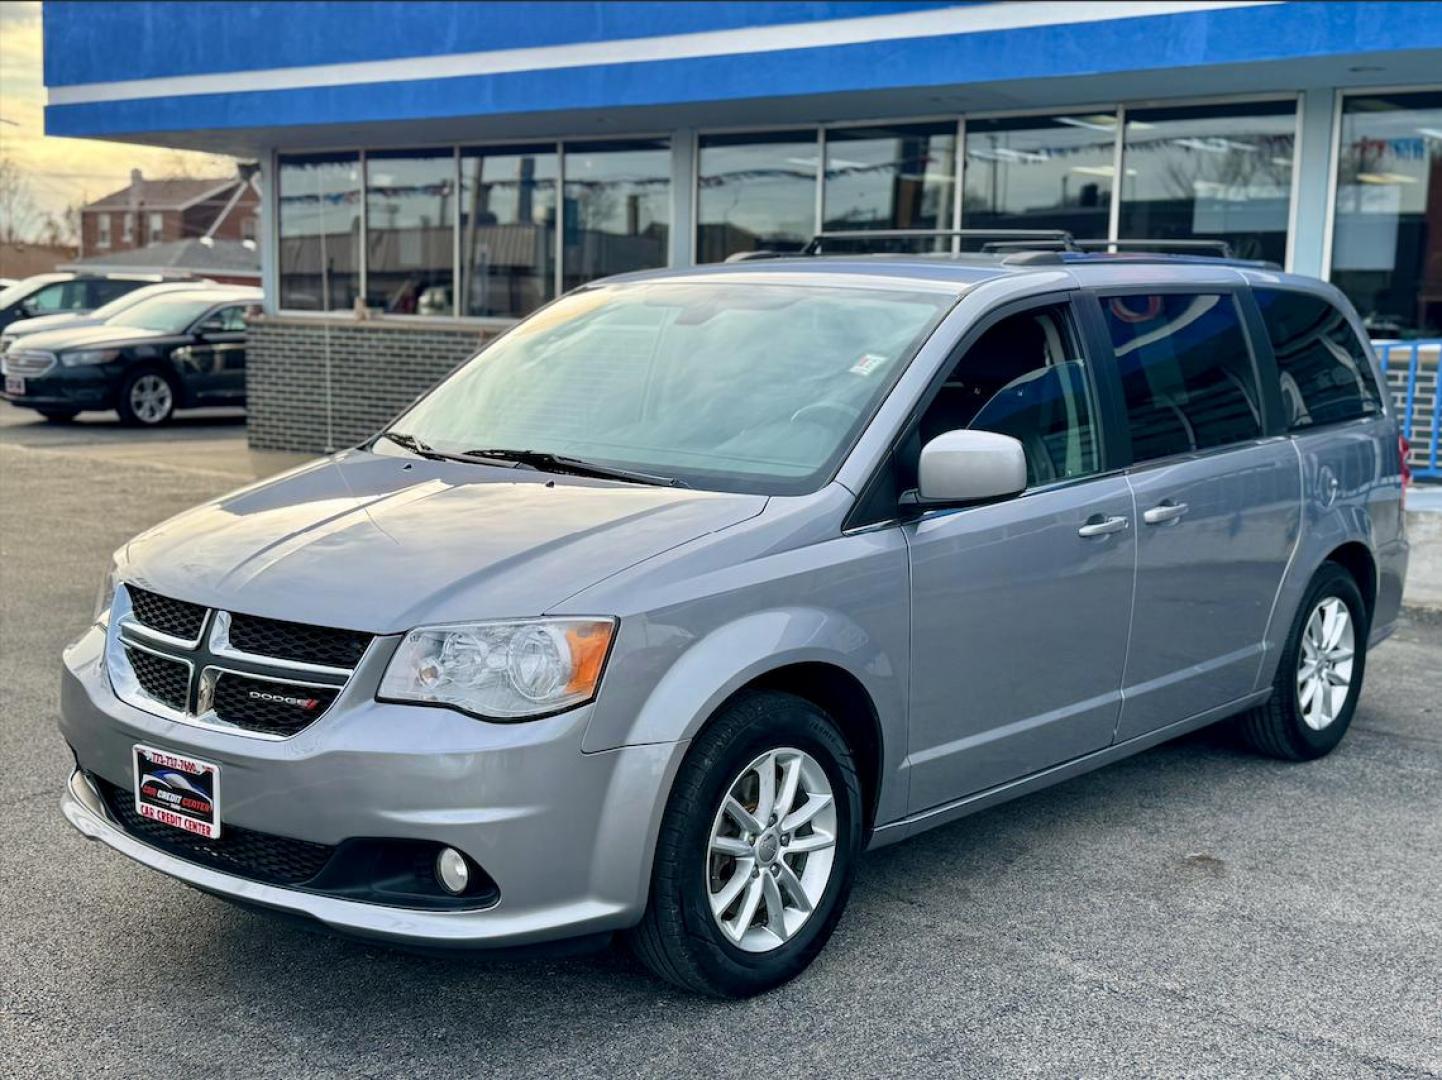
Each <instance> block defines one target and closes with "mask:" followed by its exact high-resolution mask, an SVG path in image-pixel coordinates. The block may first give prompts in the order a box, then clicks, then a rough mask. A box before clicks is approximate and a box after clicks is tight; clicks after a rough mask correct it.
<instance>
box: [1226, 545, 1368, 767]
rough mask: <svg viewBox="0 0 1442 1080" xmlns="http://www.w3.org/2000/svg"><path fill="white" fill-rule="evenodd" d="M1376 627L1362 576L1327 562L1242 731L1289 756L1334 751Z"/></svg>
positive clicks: (1273, 753)
mask: <svg viewBox="0 0 1442 1080" xmlns="http://www.w3.org/2000/svg"><path fill="white" fill-rule="evenodd" d="M1370 630H1371V625H1370V620H1369V617H1368V613H1367V605H1366V603H1365V602H1364V601H1363V600H1362V593H1361V591H1360V590H1359V589H1358V588H1357V583H1356V581H1355V580H1353V578H1352V575H1351V574H1349V573H1348V572H1347V571H1346V570H1344V569H1343V568H1342V567H1341V566H1339V565H1337V564H1336V563H1326V564H1325V565H1324V566H1323V567H1322V568H1321V569H1320V570H1318V571H1317V575H1316V577H1314V578H1313V579H1312V584H1311V586H1310V587H1309V588H1308V589H1307V594H1306V596H1305V597H1303V599H1302V603H1301V606H1300V607H1299V608H1298V609H1297V617H1296V620H1295V621H1294V622H1293V624H1292V630H1291V633H1290V634H1289V635H1288V636H1287V642H1286V645H1285V646H1284V647H1283V649H1282V657H1281V661H1280V663H1279V664H1278V666H1277V677H1276V679H1275V680H1274V681H1273V683H1272V696H1271V698H1269V699H1268V701H1267V703H1266V704H1265V705H1261V706H1258V707H1257V708H1255V709H1252V710H1251V711H1250V712H1247V713H1244V714H1243V715H1242V717H1241V718H1240V722H1239V728H1240V731H1241V733H1242V737H1243V738H1244V739H1246V741H1247V742H1248V743H1250V744H1251V746H1252V748H1253V749H1255V750H1259V751H1261V752H1262V753H1264V754H1267V755H1268V756H1270V757H1275V758H1281V759H1283V760H1285V761H1308V760H1311V759H1312V758H1319V757H1322V756H1323V755H1324V754H1329V753H1331V752H1332V750H1333V749H1334V748H1335V747H1336V745H1337V744H1338V743H1340V742H1341V741H1342V736H1343V735H1345V734H1346V733H1347V728H1348V727H1349V726H1350V725H1351V723H1352V714H1353V713H1354V712H1355V711H1356V709H1357V698H1358V696H1359V695H1360V694H1361V692H1362V676H1363V674H1364V673H1365V672H1366V667H1367V636H1368V633H1369V632H1370Z"/></svg>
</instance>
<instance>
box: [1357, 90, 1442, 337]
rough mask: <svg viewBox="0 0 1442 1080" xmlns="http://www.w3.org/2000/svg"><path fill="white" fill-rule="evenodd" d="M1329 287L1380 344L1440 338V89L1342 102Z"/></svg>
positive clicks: (1441, 117)
mask: <svg viewBox="0 0 1442 1080" xmlns="http://www.w3.org/2000/svg"><path fill="white" fill-rule="evenodd" d="M1338 170H1339V172H1338V176H1337V204H1336V222H1335V224H1334V226H1333V229H1332V284H1334V285H1336V286H1337V288H1339V289H1341V290H1342V291H1343V292H1344V293H1346V294H1347V298H1348V299H1349V300H1351V301H1352V303H1353V304H1354V305H1356V308H1357V311H1358V312H1360V313H1361V315H1362V321H1363V324H1364V325H1365V326H1366V328H1367V332H1368V333H1369V334H1370V335H1371V337H1372V339H1373V340H1374V341H1375V340H1377V339H1378V338H1415V337H1435V336H1436V335H1438V334H1442V290H1439V288H1438V282H1439V281H1442V254H1439V252H1438V249H1437V238H1438V237H1439V236H1442V91H1434V92H1431V93H1425V94H1364V95H1357V96H1348V97H1346V98H1343V100H1342V132H1341V143H1340V146H1339V149H1338Z"/></svg>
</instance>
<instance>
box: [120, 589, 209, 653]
mask: <svg viewBox="0 0 1442 1080" xmlns="http://www.w3.org/2000/svg"><path fill="white" fill-rule="evenodd" d="M125 588H126V591H127V592H129V593H130V607H131V610H133V611H134V612H135V617H136V618H137V619H138V620H140V622H142V623H143V624H145V625H146V626H148V627H150V628H151V629H152V630H159V631H160V632H161V633H162V634H169V635H170V636H171V637H176V638H181V639H183V640H185V641H195V640H196V639H197V638H199V637H200V628H201V627H202V626H204V625H205V608H204V607H202V606H201V605H199V604H190V603H187V602H186V601H184V600H172V599H170V598H169V597H168V596H157V595H156V594H155V593H153V592H147V591H146V590H144V589H137V588H136V587H135V586H134V585H127V586H126V587H125Z"/></svg>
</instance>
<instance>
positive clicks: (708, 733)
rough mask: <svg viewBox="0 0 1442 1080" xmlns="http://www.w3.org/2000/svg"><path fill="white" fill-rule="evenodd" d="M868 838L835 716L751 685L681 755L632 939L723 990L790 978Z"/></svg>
mask: <svg viewBox="0 0 1442 1080" xmlns="http://www.w3.org/2000/svg"><path fill="white" fill-rule="evenodd" d="M860 846H861V786H860V782H859V780H858V778H857V774H856V768H855V765H854V763H853V762H852V759H851V752H850V750H849V749H848V747H847V745H846V741H845V740H844V739H843V738H842V737H841V734H840V732H838V731H837V729H836V726H835V725H834V724H833V723H832V722H831V720H830V718H829V717H827V716H826V714H825V713H823V712H822V711H821V710H820V709H818V708H817V707H816V706H814V705H812V704H811V703H810V702H808V701H805V700H803V699H801V698H797V697H794V696H792V695H790V694H783V693H777V692H773V691H765V692H757V693H748V694H746V695H745V696H744V697H741V698H738V699H737V700H736V701H734V702H732V703H731V704H730V705H728V706H727V707H726V708H725V709H724V711H723V712H722V713H721V714H720V715H719V716H718V717H717V718H716V720H715V721H714V722H713V723H712V724H711V726H710V727H708V728H707V729H706V730H705V731H704V732H703V733H702V734H701V736H700V737H699V738H698V739H697V740H696V741H695V743H694V744H693V745H692V748H691V750H690V752H689V754H688V755H687V758H686V761H685V763H684V764H683V765H682V766H681V772H680V774H679V775H678V776H677V778H676V784H675V787H674V789H673V791H672V794H671V798H670V801H669V802H668V803H667V807H666V813H665V817H664V818H663V820H662V824H661V834H660V836H659V838H658V840H657V847H656V857H655V862H654V864H653V871H652V877H651V897H650V903H649V905H648V907H647V909H646V914H645V916H644V918H643V919H642V922H641V925H640V926H638V927H637V928H636V929H635V930H634V931H632V933H631V944H632V948H633V950H634V951H635V952H636V954H637V956H639V957H640V959H641V960H642V962H644V963H645V964H646V965H647V966H648V967H649V968H650V969H651V970H652V971H654V972H655V973H656V974H657V975H659V976H661V977H662V978H664V979H666V980H668V981H670V982H673V983H675V984H676V985H678V986H681V987H683V988H685V989H687V990H692V991H695V992H697V993H702V994H707V995H709V996H712V997H729V998H740V997H749V996H751V995H752V994H758V993H761V992H762V991H765V990H769V989H771V988H772V987H775V986H779V985H780V984H781V983H783V982H786V981H787V980H788V979H791V978H793V977H795V976H796V975H798V974H800V972H801V971H803V970H804V969H805V968H806V966H807V965H808V964H810V963H811V961H812V960H813V959H814V958H815V956H816V954H817V953H819V952H820V951H821V949H822V947H823V946H824V945H825V944H826V941H827V939H828V938H829V937H830V936H831V932H832V930H833V929H834V928H835V926H836V923H837V920H838V919H839V918H840V916H841V910H842V908H843V907H844V906H845V903H846V898H847V895H848V894H849V892H850V889H851V877H852V872H853V869H854V866H855V860H856V855H857V852H858V851H859V850H860Z"/></svg>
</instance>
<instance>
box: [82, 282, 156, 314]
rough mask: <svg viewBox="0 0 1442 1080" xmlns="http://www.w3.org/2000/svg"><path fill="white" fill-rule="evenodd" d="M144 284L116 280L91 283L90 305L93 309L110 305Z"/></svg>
mask: <svg viewBox="0 0 1442 1080" xmlns="http://www.w3.org/2000/svg"><path fill="white" fill-rule="evenodd" d="M142 284H144V282H140V281H125V280H121V279H116V278H110V279H102V280H99V281H91V282H89V286H90V304H91V306H92V307H99V306H100V305H101V304H108V303H110V301H112V300H114V299H115V298H116V297H118V296H124V295H125V294H126V293H128V292H133V291H134V290H135V289H136V288H138V287H139V286H140V285H142Z"/></svg>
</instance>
